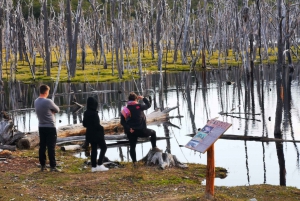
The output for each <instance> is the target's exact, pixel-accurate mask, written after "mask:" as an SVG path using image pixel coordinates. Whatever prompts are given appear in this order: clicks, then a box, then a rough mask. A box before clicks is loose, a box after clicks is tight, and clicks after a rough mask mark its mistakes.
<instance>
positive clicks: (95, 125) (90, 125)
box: [82, 97, 104, 143]
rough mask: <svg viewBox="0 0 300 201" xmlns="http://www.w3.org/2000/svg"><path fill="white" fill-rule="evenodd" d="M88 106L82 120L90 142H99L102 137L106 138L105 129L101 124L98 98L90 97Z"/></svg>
mask: <svg viewBox="0 0 300 201" xmlns="http://www.w3.org/2000/svg"><path fill="white" fill-rule="evenodd" d="M86 107H87V109H86V111H85V112H84V114H83V121H82V124H83V126H84V127H86V133H85V136H86V141H88V142H89V143H93V142H98V141H99V140H100V139H101V138H104V129H103V126H101V125H100V119H99V116H98V111H97V108H98V102H97V100H96V99H95V98H93V97H88V99H87V102H86Z"/></svg>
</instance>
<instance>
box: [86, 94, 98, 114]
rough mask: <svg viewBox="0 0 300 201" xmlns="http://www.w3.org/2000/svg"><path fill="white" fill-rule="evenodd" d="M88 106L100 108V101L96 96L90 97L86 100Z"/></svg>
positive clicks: (94, 108)
mask: <svg viewBox="0 0 300 201" xmlns="http://www.w3.org/2000/svg"><path fill="white" fill-rule="evenodd" d="M86 108H87V109H89V110H93V111H97V109H98V102H97V100H96V99H95V98H94V97H91V96H90V97H88V99H87V101H86Z"/></svg>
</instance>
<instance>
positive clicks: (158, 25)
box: [156, 0, 164, 71]
mask: <svg viewBox="0 0 300 201" xmlns="http://www.w3.org/2000/svg"><path fill="white" fill-rule="evenodd" d="M163 4H164V0H161V1H160V2H159V4H158V13H157V20H156V49H157V54H158V60H157V67H158V70H159V71H161V70H162V45H161V39H162V33H161V32H162V26H161V22H162V15H163Z"/></svg>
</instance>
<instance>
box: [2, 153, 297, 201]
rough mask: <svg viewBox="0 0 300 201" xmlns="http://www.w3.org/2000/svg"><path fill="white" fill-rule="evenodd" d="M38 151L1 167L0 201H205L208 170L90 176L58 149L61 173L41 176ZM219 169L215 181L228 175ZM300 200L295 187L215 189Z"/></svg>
mask: <svg viewBox="0 0 300 201" xmlns="http://www.w3.org/2000/svg"><path fill="white" fill-rule="evenodd" d="M37 152H38V150H37V149H33V150H24V151H16V152H13V157H11V158H10V159H7V162H8V163H0V169H1V172H0V176H1V180H0V200H25V201H27V200H206V199H205V188H206V187H205V185H202V184H201V183H202V181H203V179H205V175H206V166H205V165H201V164H188V166H189V167H188V169H179V168H168V169H166V170H160V169H159V168H157V167H149V166H144V165H142V164H140V165H139V167H138V168H133V167H132V164H131V163H126V162H122V165H124V167H123V168H116V169H110V170H109V171H107V172H96V173H92V172H91V167H89V166H87V165H86V164H85V160H84V159H80V158H76V157H74V152H63V151H60V150H58V149H57V154H56V156H57V161H58V164H59V165H60V166H61V169H62V171H63V172H62V173H57V172H49V171H47V172H40V170H39V168H38V167H37V164H38V158H37ZM226 172H227V171H226V170H225V169H224V168H221V167H217V168H216V177H220V175H222V174H226ZM250 198H256V199H257V200H271V199H274V198H276V199H277V200H285V201H289V200H299V199H300V190H299V189H296V188H293V187H281V186H272V185H253V186H237V187H222V186H221V187H217V186H216V187H215V200H222V201H223V200H234V201H235V200H238V201H239V200H249V199H250Z"/></svg>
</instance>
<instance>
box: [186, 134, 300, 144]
mask: <svg viewBox="0 0 300 201" xmlns="http://www.w3.org/2000/svg"><path fill="white" fill-rule="evenodd" d="M194 135H195V134H188V136H191V137H193V136H194ZM220 139H225V140H247V141H259V142H295V143H300V141H299V140H285V139H278V138H268V137H259V136H243V135H221V137H220Z"/></svg>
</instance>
